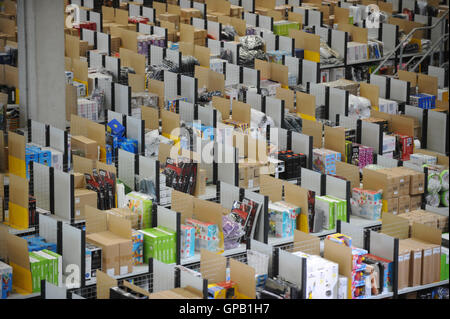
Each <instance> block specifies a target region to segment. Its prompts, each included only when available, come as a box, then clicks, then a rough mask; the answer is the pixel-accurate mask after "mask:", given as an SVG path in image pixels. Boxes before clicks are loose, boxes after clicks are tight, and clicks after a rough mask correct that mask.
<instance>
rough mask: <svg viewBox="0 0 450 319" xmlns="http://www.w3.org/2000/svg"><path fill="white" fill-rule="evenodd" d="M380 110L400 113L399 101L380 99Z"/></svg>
mask: <svg viewBox="0 0 450 319" xmlns="http://www.w3.org/2000/svg"><path fill="white" fill-rule="evenodd" d="M378 110H379V111H380V112H384V113H389V114H397V113H398V103H397V102H395V101H392V100H386V99H383V98H381V97H380V98H379V99H378Z"/></svg>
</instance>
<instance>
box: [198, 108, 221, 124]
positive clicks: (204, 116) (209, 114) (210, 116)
mask: <svg viewBox="0 0 450 319" xmlns="http://www.w3.org/2000/svg"><path fill="white" fill-rule="evenodd" d="M214 111H215V109H213V108H212V107H211V106H205V107H203V106H200V105H199V106H198V119H199V120H200V121H201V122H202V124H203V125H206V126H214V124H215V123H214ZM216 114H217V113H216Z"/></svg>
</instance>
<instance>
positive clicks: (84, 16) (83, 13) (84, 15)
mask: <svg viewBox="0 0 450 319" xmlns="http://www.w3.org/2000/svg"><path fill="white" fill-rule="evenodd" d="M87 15H88V13H87V10H84V9H81V8H80V22H86V21H87V20H88V18H87Z"/></svg>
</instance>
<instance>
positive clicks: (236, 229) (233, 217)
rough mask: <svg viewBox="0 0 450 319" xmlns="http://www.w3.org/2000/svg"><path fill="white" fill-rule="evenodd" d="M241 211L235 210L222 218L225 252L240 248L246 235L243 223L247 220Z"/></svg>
mask: <svg viewBox="0 0 450 319" xmlns="http://www.w3.org/2000/svg"><path fill="white" fill-rule="evenodd" d="M240 213H241V212H240V211H237V209H233V210H232V211H231V213H230V214H228V215H225V216H223V217H222V229H223V248H224V250H229V249H233V248H236V247H239V244H240V241H241V238H242V236H244V235H245V231H244V227H243V225H242V222H243V221H244V222H245V219H244V218H243V217H242V216H241V214H240Z"/></svg>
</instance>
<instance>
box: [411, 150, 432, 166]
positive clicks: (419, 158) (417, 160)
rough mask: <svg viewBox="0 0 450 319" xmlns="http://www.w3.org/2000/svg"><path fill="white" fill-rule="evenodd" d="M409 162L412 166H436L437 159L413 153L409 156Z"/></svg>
mask: <svg viewBox="0 0 450 319" xmlns="http://www.w3.org/2000/svg"><path fill="white" fill-rule="evenodd" d="M409 161H410V162H411V163H413V164H416V165H419V166H422V165H425V164H429V165H436V164H437V157H436V156H431V155H426V154H421V153H413V154H410V155H409Z"/></svg>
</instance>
